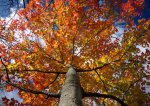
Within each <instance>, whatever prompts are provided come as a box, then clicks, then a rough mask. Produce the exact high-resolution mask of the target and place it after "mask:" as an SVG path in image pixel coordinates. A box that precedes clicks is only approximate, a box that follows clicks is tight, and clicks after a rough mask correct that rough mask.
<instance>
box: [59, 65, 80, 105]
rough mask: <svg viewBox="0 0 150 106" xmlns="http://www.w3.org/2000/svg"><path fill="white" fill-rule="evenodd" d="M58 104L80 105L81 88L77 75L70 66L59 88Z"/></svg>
mask: <svg viewBox="0 0 150 106" xmlns="http://www.w3.org/2000/svg"><path fill="white" fill-rule="evenodd" d="M59 106H82V90H81V85H80V81H79V77H78V75H77V73H76V71H75V70H74V68H73V67H72V66H70V68H69V70H68V72H67V74H66V79H65V83H64V85H63V87H62V90H61V96H60V102H59Z"/></svg>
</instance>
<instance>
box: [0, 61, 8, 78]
mask: <svg viewBox="0 0 150 106" xmlns="http://www.w3.org/2000/svg"><path fill="white" fill-rule="evenodd" d="M0 60H1V63H2V64H3V66H4V67H5V71H6V76H7V80H8V81H10V78H9V74H8V69H7V65H6V64H5V63H4V62H3V60H2V58H0Z"/></svg>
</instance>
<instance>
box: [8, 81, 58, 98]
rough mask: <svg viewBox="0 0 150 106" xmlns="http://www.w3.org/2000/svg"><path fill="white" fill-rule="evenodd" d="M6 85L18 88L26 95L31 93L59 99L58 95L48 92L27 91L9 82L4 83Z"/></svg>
mask: <svg viewBox="0 0 150 106" xmlns="http://www.w3.org/2000/svg"><path fill="white" fill-rule="evenodd" d="M6 83H7V84H9V85H11V86H13V87H15V88H18V89H19V90H21V91H24V92H28V93H32V94H43V95H46V96H48V97H53V98H59V97H60V94H56V93H49V92H44V91H38V90H32V89H28V88H24V87H21V86H18V85H16V84H13V83H11V82H9V81H6Z"/></svg>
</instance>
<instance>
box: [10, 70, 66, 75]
mask: <svg viewBox="0 0 150 106" xmlns="http://www.w3.org/2000/svg"><path fill="white" fill-rule="evenodd" d="M11 71H16V72H18V73H21V72H39V73H47V74H66V73H67V72H60V71H58V72H57V71H45V70H43V71H42V70H38V69H33V70H30V69H24V70H19V69H16V70H11Z"/></svg>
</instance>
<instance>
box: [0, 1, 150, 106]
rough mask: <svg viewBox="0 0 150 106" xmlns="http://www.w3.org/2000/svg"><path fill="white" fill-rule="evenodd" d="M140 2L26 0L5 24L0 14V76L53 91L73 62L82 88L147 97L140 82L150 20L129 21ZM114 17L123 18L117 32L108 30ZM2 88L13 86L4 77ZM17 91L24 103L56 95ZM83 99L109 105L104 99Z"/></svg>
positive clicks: (137, 100) (136, 101) (135, 99)
mask: <svg viewBox="0 0 150 106" xmlns="http://www.w3.org/2000/svg"><path fill="white" fill-rule="evenodd" d="M143 4H144V0H127V2H125V1H124V0H115V1H114V0H105V1H104V2H103V3H102V4H100V1H99V0H54V1H52V0H51V1H49V0H45V2H43V0H30V2H29V4H28V5H27V7H26V8H24V9H20V10H18V12H17V18H15V19H12V21H11V23H10V24H9V26H8V25H7V27H5V26H6V25H5V24H6V22H5V20H0V51H1V52H0V57H1V62H0V76H2V77H1V80H2V82H5V81H7V82H8V81H11V82H13V84H15V85H18V86H20V87H23V88H26V89H34V90H38V91H44V92H54V93H57V92H59V90H60V88H61V87H62V85H63V83H64V79H65V73H66V72H67V70H68V66H69V65H73V66H74V67H75V70H76V71H77V72H79V75H80V81H81V85H82V87H83V89H84V90H85V91H92V92H100V93H105V94H112V95H115V96H117V97H119V98H121V99H122V100H124V101H125V102H126V103H128V104H132V105H140V104H145V103H147V102H148V98H149V97H148V94H147V93H145V92H144V90H143V89H142V87H144V85H146V84H147V82H146V80H144V79H143V78H146V79H149V76H148V75H149V71H148V70H149V55H150V51H149V46H150V45H149V43H150V40H149V37H148V36H149V33H150V31H149V24H150V20H145V19H141V20H139V21H138V25H135V24H134V18H135V17H136V16H139V15H140V14H141V12H142V9H143ZM116 23H125V25H124V31H123V32H122V34H121V37H120V36H115V37H114V36H113V35H115V34H116V33H117V32H118V27H117V26H116ZM140 48H143V49H144V51H141V49H140ZM5 88H6V91H12V90H13V89H15V86H13V87H12V85H11V84H9V83H8V84H6V85H5ZM18 88H19V87H18ZM21 89H22V88H21ZM22 90H23V89H22ZM19 96H20V97H21V98H22V99H23V103H24V104H32V105H37V104H38V105H46V106H47V105H48V104H51V105H56V104H57V103H58V101H59V100H58V99H54V98H48V97H46V96H45V95H42V94H39V95H35V94H32V93H26V92H24V91H21V90H19ZM11 101H14V100H11ZM83 101H84V104H85V105H86V104H88V105H89V104H91V105H92V103H93V101H95V102H96V103H107V104H108V105H114V104H113V101H112V100H110V99H99V98H90V99H84V100H83ZM6 102H7V98H4V103H6ZM15 102H16V101H15Z"/></svg>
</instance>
